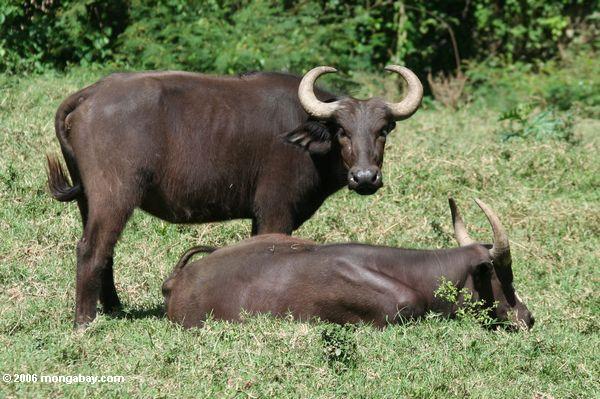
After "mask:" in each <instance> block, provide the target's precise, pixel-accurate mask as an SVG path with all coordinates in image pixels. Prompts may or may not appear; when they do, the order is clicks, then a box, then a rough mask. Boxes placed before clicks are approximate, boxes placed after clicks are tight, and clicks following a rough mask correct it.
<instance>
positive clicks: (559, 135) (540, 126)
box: [498, 103, 577, 144]
mask: <svg viewBox="0 0 600 399" xmlns="http://www.w3.org/2000/svg"><path fill="white" fill-rule="evenodd" d="M573 119H574V118H573V115H572V114H571V113H566V114H564V115H560V114H559V113H558V112H557V111H556V110H555V109H554V108H552V107H550V108H547V109H543V110H537V109H536V108H535V105H534V104H531V103H529V104H519V105H517V106H516V107H514V108H511V109H509V110H508V111H506V112H503V113H502V114H500V117H499V119H498V120H499V121H500V122H505V124H504V126H503V128H501V129H500V131H499V133H500V135H501V139H502V141H507V140H512V139H516V138H519V139H533V140H537V141H545V140H560V141H566V142H568V143H571V144H574V143H576V142H577V140H576V138H575V134H574V129H573Z"/></svg>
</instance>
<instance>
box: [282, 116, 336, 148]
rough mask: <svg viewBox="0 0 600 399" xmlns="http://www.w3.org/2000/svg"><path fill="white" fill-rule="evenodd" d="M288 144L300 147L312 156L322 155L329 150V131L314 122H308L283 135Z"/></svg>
mask: <svg viewBox="0 0 600 399" xmlns="http://www.w3.org/2000/svg"><path fill="white" fill-rule="evenodd" d="M285 140H286V141H287V142H288V143H292V144H294V145H297V146H300V147H302V148H304V149H305V150H307V151H308V152H310V153H311V154H314V155H324V154H327V153H328V152H329V151H330V150H331V133H330V132H329V129H328V128H327V127H326V126H324V125H322V124H321V123H319V122H316V121H308V122H306V123H304V124H302V125H300V126H299V127H297V128H296V129H294V130H292V131H291V132H289V133H286V134H285Z"/></svg>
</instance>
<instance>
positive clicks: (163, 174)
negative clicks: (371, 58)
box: [48, 65, 423, 326]
mask: <svg viewBox="0 0 600 399" xmlns="http://www.w3.org/2000/svg"><path fill="white" fill-rule="evenodd" d="M387 69H388V70H390V71H392V72H395V73H397V74H399V75H400V76H402V77H403V78H404V80H405V81H406V82H407V88H408V91H407V95H406V97H405V98H404V99H403V100H402V101H401V102H399V103H389V102H386V101H384V100H382V99H379V98H371V99H368V100H357V99H354V98H351V97H337V96H335V95H334V94H331V93H328V92H325V91H323V90H318V89H317V90H315V89H314V88H313V86H314V82H315V80H316V79H317V78H318V77H319V75H321V74H323V73H329V72H334V71H335V69H333V68H331V67H317V68H314V69H312V70H311V71H309V72H308V73H307V74H306V75H305V76H304V77H303V78H300V77H297V76H293V75H288V74H281V73H251V74H245V75H241V76H237V77H233V76H231V77H223V76H207V75H201V74H195V73H184V72H150V73H122V74H114V75H110V76H108V77H106V78H104V79H102V80H100V81H99V82H97V83H95V84H93V85H91V86H89V87H86V88H85V89H83V90H81V91H79V92H77V93H75V94H73V95H71V96H70V97H69V98H67V99H66V100H65V101H64V102H63V103H62V104H61V105H60V107H59V108H58V111H57V113H56V121H55V129H56V134H57V136H58V140H59V142H60V146H61V150H62V154H63V156H64V159H65V162H66V164H67V168H68V170H69V174H70V177H71V179H72V184H70V183H69V179H68V177H67V174H66V172H65V171H64V170H63V169H62V167H61V164H60V162H59V161H58V160H57V159H56V158H53V157H49V158H48V183H49V187H50V191H51V193H52V195H53V196H54V198H56V199H57V200H59V201H72V200H76V201H77V204H78V206H79V210H80V212H81V218H82V220H83V226H84V230H83V237H82V238H81V240H80V241H79V244H78V246H77V287H76V310H75V323H76V325H78V326H85V324H86V323H88V322H89V321H91V320H93V319H94V318H95V316H96V304H97V301H98V299H100V301H101V302H102V305H103V306H104V309H105V310H106V311H112V310H115V309H117V308H119V307H120V302H119V297H118V296H117V292H116V289H115V285H114V279H113V252H114V246H115V244H116V242H117V240H118V238H119V235H120V234H121V232H122V230H123V228H124V226H125V224H126V222H127V220H128V219H129V217H130V216H131V213H132V212H133V210H134V209H135V208H136V207H139V208H141V209H143V210H145V211H146V212H148V213H150V214H152V215H154V216H157V217H159V218H161V219H163V220H167V221H169V222H173V223H199V222H212V221H219V220H229V219H236V218H251V219H252V233H253V234H261V233H274V232H277V233H285V234H290V233H291V232H292V230H294V229H296V228H298V227H299V226H300V225H301V224H302V223H303V222H304V221H305V220H306V219H308V218H309V217H310V216H311V215H312V214H313V213H314V212H315V211H316V210H317V208H318V207H319V206H320V205H321V204H322V203H323V201H324V200H325V198H327V197H328V196H329V195H331V194H332V193H334V192H336V191H337V190H339V189H340V188H342V187H343V186H345V185H348V187H349V188H350V189H352V190H354V191H356V192H358V193H360V194H371V193H373V192H375V191H376V190H377V189H378V188H380V187H381V185H382V177H381V171H380V167H381V163H382V160H383V151H384V144H385V140H386V135H387V134H388V133H389V132H390V131H391V130H392V129H393V128H394V126H395V121H397V120H401V119H405V118H408V117H409V116H411V115H412V114H413V113H414V112H415V111H416V110H417V108H418V107H419V104H420V102H421V98H422V96H423V88H422V86H421V83H420V82H419V79H418V78H417V77H416V76H415V75H414V74H413V73H412V72H411V71H409V70H408V69H407V68H404V67H400V66H395V65H393V66H389V67H387Z"/></svg>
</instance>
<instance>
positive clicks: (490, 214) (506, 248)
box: [448, 198, 510, 264]
mask: <svg viewBox="0 0 600 399" xmlns="http://www.w3.org/2000/svg"><path fill="white" fill-rule="evenodd" d="M448 202H449V203H450V213H451V214H452V225H453V226H454V237H455V238H456V241H457V242H458V245H460V246H465V245H470V244H473V243H475V241H474V240H473V239H472V238H471V237H470V236H469V233H468V232H467V229H466V227H465V223H464V222H463V220H462V217H461V215H460V213H459V211H458V208H457V207H456V203H455V202H454V199H452V198H448ZM475 202H476V203H477V205H478V206H479V208H481V210H482V211H483V213H485V216H486V217H487V219H488V221H489V222H490V224H491V225H492V231H493V232H494V244H493V245H492V248H491V249H490V257H491V258H492V260H494V261H496V262H498V263H500V264H509V263H510V244H509V241H508V235H507V234H506V231H505V230H504V227H502V224H501V223H500V219H498V216H496V214H495V213H494V211H492V209H491V208H490V207H489V206H488V205H486V204H485V203H484V202H483V201H481V200H479V199H475Z"/></svg>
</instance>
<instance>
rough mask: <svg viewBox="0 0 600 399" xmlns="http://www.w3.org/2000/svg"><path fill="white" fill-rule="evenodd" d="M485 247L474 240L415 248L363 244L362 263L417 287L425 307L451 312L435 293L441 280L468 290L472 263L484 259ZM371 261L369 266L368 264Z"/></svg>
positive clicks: (412, 286) (396, 279) (404, 283)
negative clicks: (450, 245)
mask: <svg viewBox="0 0 600 399" xmlns="http://www.w3.org/2000/svg"><path fill="white" fill-rule="evenodd" d="M482 249H485V247H483V246H481V245H479V244H474V245H469V246H464V247H458V248H450V249H439V250H419V249H403V248H389V247H373V246H365V248H364V250H363V251H364V254H365V255H366V256H367V257H368V262H366V264H368V265H370V266H369V267H373V268H376V269H377V271H378V272H380V273H381V274H384V275H386V276H388V277H389V278H392V279H394V280H395V281H396V282H398V283H401V284H403V285H405V286H407V287H409V288H411V289H413V290H415V291H417V292H418V293H419V294H421V296H422V297H423V298H424V299H425V300H426V301H427V303H428V310H433V311H439V312H442V313H452V312H453V308H452V307H450V306H448V304H447V303H446V302H444V301H442V300H439V299H438V298H436V297H435V291H436V290H437V289H438V288H439V286H440V283H441V282H442V281H444V280H447V281H450V282H452V283H453V284H454V285H455V286H456V287H457V288H458V289H459V290H460V289H462V288H463V287H464V288H467V289H469V290H471V286H472V284H471V276H472V271H473V268H474V266H476V265H477V264H480V263H482V262H483V261H485V259H486V254H487V250H485V251H482ZM371 265H372V266H371Z"/></svg>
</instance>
